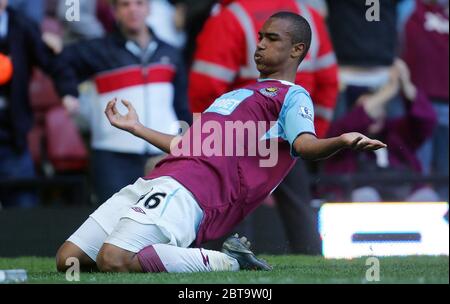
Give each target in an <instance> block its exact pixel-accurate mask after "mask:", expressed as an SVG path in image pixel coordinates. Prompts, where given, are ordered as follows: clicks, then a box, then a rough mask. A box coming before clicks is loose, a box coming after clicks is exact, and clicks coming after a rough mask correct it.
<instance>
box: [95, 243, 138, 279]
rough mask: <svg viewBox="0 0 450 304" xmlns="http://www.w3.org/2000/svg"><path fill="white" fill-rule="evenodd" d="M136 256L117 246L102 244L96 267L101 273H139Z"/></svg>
mask: <svg viewBox="0 0 450 304" xmlns="http://www.w3.org/2000/svg"><path fill="white" fill-rule="evenodd" d="M136 262H138V261H137V256H136V254H135V253H133V252H130V251H126V250H124V249H121V248H119V247H117V246H114V245H110V244H104V245H103V246H102V248H101V249H100V252H99V253H98V255H97V267H98V269H99V270H100V271H101V272H139V268H140V267H139V268H138V267H136V266H137V265H136Z"/></svg>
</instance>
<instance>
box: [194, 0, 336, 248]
mask: <svg viewBox="0 0 450 304" xmlns="http://www.w3.org/2000/svg"><path fill="white" fill-rule="evenodd" d="M281 10H285V11H291V12H294V13H298V14H300V15H302V16H303V17H305V18H306V19H307V20H308V22H309V23H310V24H311V27H312V32H313V37H312V45H311V51H310V52H309V53H308V56H307V57H306V59H305V61H304V62H303V63H302V64H301V65H300V68H299V70H298V73H297V76H296V83H297V84H299V85H301V86H303V87H304V88H305V89H306V90H308V91H309V92H310V93H311V97H312V100H313V102H314V107H315V109H316V117H315V122H314V123H315V128H316V131H317V136H318V137H319V138H320V137H324V136H325V134H326V132H327V130H328V126H329V124H330V121H331V119H332V117H333V110H334V107H335V104H336V99H337V95H338V77H337V63H336V57H335V54H334V50H333V46H332V44H331V41H330V38H329V36H328V33H327V29H326V24H325V22H324V20H323V17H322V16H321V14H320V13H319V12H317V11H316V10H315V9H313V8H312V7H309V6H307V5H305V4H304V1H301V0H270V1H269V0H264V1H261V0H235V1H222V3H221V5H220V9H216V10H215V11H213V14H212V16H211V17H210V18H209V19H208V20H207V22H206V23H205V25H204V27H203V30H202V32H201V33H200V35H199V37H198V40H197V50H196V52H195V55H194V60H193V65H192V68H191V72H190V75H189V83H190V84H189V100H190V106H191V110H192V112H193V113H201V112H203V111H205V110H206V109H207V108H208V107H209V106H210V105H211V102H212V101H214V99H216V98H217V97H218V96H220V95H222V94H223V93H225V92H227V91H229V90H233V89H236V88H240V87H242V86H244V85H247V84H249V83H252V82H254V81H255V80H256V79H257V78H258V71H257V69H256V65H255V63H254V61H253V54H254V52H255V50H256V48H257V43H258V32H257V29H259V28H261V27H262V25H263V23H264V21H265V20H266V19H267V18H268V17H269V16H270V15H271V14H273V13H274V12H276V11H281ZM307 175H308V172H307V169H306V167H305V163H303V162H301V161H299V162H297V165H296V167H294V168H293V170H292V171H291V173H290V175H289V176H288V177H287V178H286V179H285V181H284V182H283V183H282V184H281V185H280V186H279V188H278V189H277V191H275V192H274V196H275V198H276V199H277V201H280V202H281V204H278V208H279V210H280V212H281V215H282V217H283V219H284V222H285V228H286V230H287V235H288V239H289V241H290V243H291V249H292V250H293V251H294V252H296V253H314V254H316V253H319V252H318V250H319V249H318V246H319V243H320V240H319V235H318V233H317V232H316V231H312V232H311V229H312V228H314V229H315V227H314V226H316V222H315V221H316V219H315V216H314V215H313V212H312V210H311V209H310V207H309V205H305V204H302V202H304V203H309V202H310V201H311V199H312V198H311V194H310V191H309V183H308V179H307V178H305V176H307ZM299 176H302V178H299ZM299 181H302V182H301V183H302V184H300V182H299ZM312 239H314V240H312ZM307 243H315V244H316V245H314V246H306V245H308V244H307ZM305 246H306V247H308V248H305ZM312 247H315V248H312Z"/></svg>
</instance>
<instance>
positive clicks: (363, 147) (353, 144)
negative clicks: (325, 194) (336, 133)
mask: <svg viewBox="0 0 450 304" xmlns="http://www.w3.org/2000/svg"><path fill="white" fill-rule="evenodd" d="M341 138H342V140H343V141H344V144H345V146H346V147H348V148H350V149H353V150H357V151H358V150H359V151H375V150H378V149H381V148H386V147H387V145H386V144H384V143H383V142H381V141H379V140H376V139H370V138H368V137H367V136H365V135H363V134H361V133H357V132H352V133H345V134H342V135H341Z"/></svg>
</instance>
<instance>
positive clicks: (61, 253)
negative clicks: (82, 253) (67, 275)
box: [56, 243, 73, 272]
mask: <svg viewBox="0 0 450 304" xmlns="http://www.w3.org/2000/svg"><path fill="white" fill-rule="evenodd" d="M72 256H73V253H72V252H71V250H70V249H69V248H68V247H67V246H66V244H65V243H64V244H63V245H62V246H61V247H60V248H59V249H58V252H57V253H56V270H57V271H59V272H65V271H66V270H67V269H68V268H69V266H68V265H66V261H67V259H69V258H70V257H72Z"/></svg>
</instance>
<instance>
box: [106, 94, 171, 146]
mask: <svg viewBox="0 0 450 304" xmlns="http://www.w3.org/2000/svg"><path fill="white" fill-rule="evenodd" d="M116 103H117V98H115V99H113V100H111V101H110V102H108V105H107V106H106V109H105V114H106V117H108V120H109V122H110V123H111V125H113V126H114V127H116V128H119V129H121V130H124V131H127V132H130V133H131V134H133V135H135V136H137V137H140V138H142V139H143V140H145V141H147V142H149V143H151V144H152V145H154V146H156V147H157V148H159V149H161V150H162V151H164V152H166V153H170V145H171V143H172V141H173V140H174V139H175V136H173V135H169V134H164V133H160V132H157V131H155V130H152V129H149V128H147V127H145V126H143V125H142V124H141V123H140V122H139V117H138V115H137V113H136V110H135V109H134V107H133V106H132V105H131V103H130V102H129V101H126V100H122V103H123V105H124V106H125V107H127V109H128V113H127V114H126V115H122V114H120V113H119V111H117V108H116Z"/></svg>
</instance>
